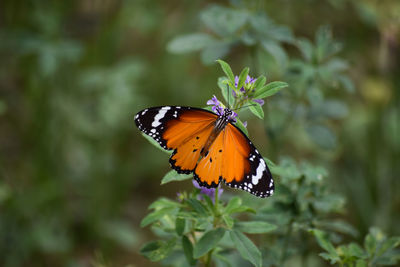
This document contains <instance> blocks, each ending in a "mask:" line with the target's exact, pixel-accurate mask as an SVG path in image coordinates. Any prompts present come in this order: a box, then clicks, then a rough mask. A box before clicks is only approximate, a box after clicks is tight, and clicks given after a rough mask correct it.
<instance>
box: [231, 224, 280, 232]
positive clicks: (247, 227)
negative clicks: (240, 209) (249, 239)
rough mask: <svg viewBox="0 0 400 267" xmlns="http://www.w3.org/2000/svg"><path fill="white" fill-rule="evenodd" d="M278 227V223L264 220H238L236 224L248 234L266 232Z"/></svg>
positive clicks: (238, 228)
mask: <svg viewBox="0 0 400 267" xmlns="http://www.w3.org/2000/svg"><path fill="white" fill-rule="evenodd" d="M276 228H277V227H276V225H273V224H270V223H267V222H262V221H251V222H237V223H236V224H235V229H237V230H239V231H241V232H244V233H248V234H264V233H268V232H271V231H273V230H275V229H276Z"/></svg>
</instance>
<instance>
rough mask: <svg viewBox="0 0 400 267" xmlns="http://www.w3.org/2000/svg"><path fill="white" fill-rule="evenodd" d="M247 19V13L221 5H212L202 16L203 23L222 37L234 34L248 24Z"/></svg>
mask: <svg viewBox="0 0 400 267" xmlns="http://www.w3.org/2000/svg"><path fill="white" fill-rule="evenodd" d="M247 17H248V14H247V12H245V11H242V10H239V9H233V8H227V7H222V6H219V5H210V6H209V7H208V8H206V9H204V10H203V11H202V12H201V14H200V18H201V20H202V22H203V23H204V24H205V25H206V26H207V27H208V28H210V29H211V30H212V31H213V32H214V33H216V34H218V35H220V36H229V35H232V34H234V33H235V32H236V31H237V30H239V28H240V27H242V26H243V25H244V24H245V23H246V21H247Z"/></svg>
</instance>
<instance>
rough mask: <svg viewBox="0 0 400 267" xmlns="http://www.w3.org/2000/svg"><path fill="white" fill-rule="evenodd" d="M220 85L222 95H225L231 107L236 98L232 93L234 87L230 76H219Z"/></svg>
mask: <svg viewBox="0 0 400 267" xmlns="http://www.w3.org/2000/svg"><path fill="white" fill-rule="evenodd" d="M218 87H219V88H220V89H221V93H222V96H223V97H224V99H225V101H226V103H228V106H229V107H231V106H232V105H233V103H234V102H235V98H234V97H233V94H232V90H233V87H232V86H231V85H230V82H229V80H228V78H226V77H219V78H218ZM228 100H229V101H228Z"/></svg>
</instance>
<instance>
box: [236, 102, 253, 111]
mask: <svg viewBox="0 0 400 267" xmlns="http://www.w3.org/2000/svg"><path fill="white" fill-rule="evenodd" d="M256 105H257V104H250V105H246V106H243V107H239V108H235V109H233V110H234V111H235V110H238V109H242V108H247V107H252V106H256Z"/></svg>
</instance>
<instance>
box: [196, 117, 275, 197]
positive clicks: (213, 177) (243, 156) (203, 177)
mask: <svg viewBox="0 0 400 267" xmlns="http://www.w3.org/2000/svg"><path fill="white" fill-rule="evenodd" d="M194 176H195V179H196V180H197V182H198V183H199V184H200V185H202V186H206V187H216V186H217V185H218V183H219V181H220V180H223V181H224V182H225V184H227V185H228V186H230V187H233V188H239V189H243V190H245V191H247V192H249V193H251V194H253V195H256V196H258V197H268V196H270V195H272V194H273V192H274V183H273V180H272V175H271V173H270V171H269V169H268V167H267V164H266V163H265V161H264V159H263V158H262V157H261V155H260V154H259V152H258V151H257V149H256V148H255V147H254V145H253V144H252V142H251V141H250V140H249V139H248V138H247V136H246V135H245V134H244V133H243V132H242V131H241V130H240V129H239V128H237V127H236V126H234V125H233V124H231V123H228V124H227V125H226V127H225V129H224V130H223V131H222V132H221V133H220V135H219V136H218V137H217V138H216V140H215V141H214V143H213V144H212V145H211V147H210V149H209V153H208V154H207V155H206V156H205V157H203V158H202V159H201V160H200V161H199V162H198V164H197V167H196V169H195V170H194Z"/></svg>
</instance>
